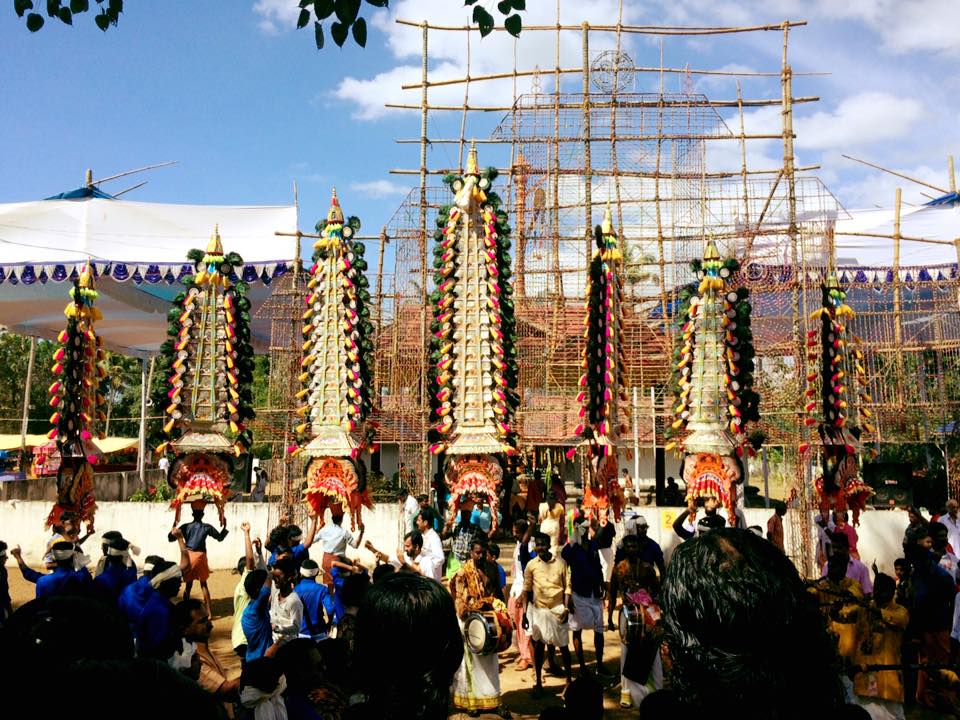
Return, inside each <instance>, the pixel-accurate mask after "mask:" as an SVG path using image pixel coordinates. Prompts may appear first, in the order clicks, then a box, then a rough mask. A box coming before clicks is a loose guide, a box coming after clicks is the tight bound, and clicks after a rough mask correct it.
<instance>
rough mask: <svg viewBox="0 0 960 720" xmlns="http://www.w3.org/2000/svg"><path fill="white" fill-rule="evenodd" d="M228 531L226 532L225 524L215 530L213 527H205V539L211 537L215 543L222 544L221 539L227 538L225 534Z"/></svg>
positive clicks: (227, 531)
mask: <svg viewBox="0 0 960 720" xmlns="http://www.w3.org/2000/svg"><path fill="white" fill-rule="evenodd" d="M229 532H230V531H229V530H227V526H226V523H225V522H224V525H222V526H221V527H220V529H219V530H217V529H216V528H215V527H214V526H213V525H207V537H212V538H213V539H214V540H216V541H217V542H223V539H224V538H225V537H226V536H227V533H229Z"/></svg>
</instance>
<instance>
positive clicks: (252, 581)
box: [243, 570, 267, 600]
mask: <svg viewBox="0 0 960 720" xmlns="http://www.w3.org/2000/svg"><path fill="white" fill-rule="evenodd" d="M266 582H267V571H266V570H251V571H250V572H248V573H247V576H246V577H245V578H244V579H243V589H244V590H246V591H247V596H248V597H249V598H250V599H251V600H256V599H257V596H258V595H259V594H260V588H262V587H263V585H264V583H266Z"/></svg>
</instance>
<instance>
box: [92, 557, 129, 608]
mask: <svg viewBox="0 0 960 720" xmlns="http://www.w3.org/2000/svg"><path fill="white" fill-rule="evenodd" d="M93 581H94V582H95V583H96V584H97V585H99V586H100V587H101V588H103V589H104V590H105V591H106V593H107V594H108V595H109V596H110V597H111V598H113V599H114V600H117V599H119V597H120V594H121V593H122V592H123V591H124V589H125V588H126V587H127V585H130V584H131V583H135V582H136V581H137V568H136V567H135V566H133V565H131V566H129V567H128V566H127V565H125V564H123V563H119V564H112V563H111V564H109V565H107V566H106V567H105V568H104V569H103V572H102V573H100V574H99V575H97V576H96V577H95V578H94V579H93Z"/></svg>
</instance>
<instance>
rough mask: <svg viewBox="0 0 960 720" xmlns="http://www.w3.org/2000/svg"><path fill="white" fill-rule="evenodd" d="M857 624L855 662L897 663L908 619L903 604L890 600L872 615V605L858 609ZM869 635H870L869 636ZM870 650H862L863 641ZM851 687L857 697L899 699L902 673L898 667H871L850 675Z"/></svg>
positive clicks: (899, 700) (872, 663)
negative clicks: (879, 615) (894, 668)
mask: <svg viewBox="0 0 960 720" xmlns="http://www.w3.org/2000/svg"><path fill="white" fill-rule="evenodd" d="M859 614H860V617H859V618H858V620H857V627H858V628H862V632H861V633H860V634H859V635H858V637H857V646H856V648H855V650H854V658H853V661H854V663H855V664H856V665H898V664H899V663H900V646H901V643H902V642H903V631H904V630H905V629H906V627H907V623H908V622H909V621H910V614H909V613H908V612H907V609H906V608H905V607H902V606H901V605H898V604H897V603H895V602H891V603H890V604H889V605H887V606H886V607H884V608H881V609H880V614H881V617H880V618H878V617H876V610H875V609H874V608H869V609H868V608H860V609H859ZM871 635H872V637H870V636H871ZM865 641H866V642H867V643H868V646H869V649H870V652H864V642H865ZM853 689H854V691H855V692H856V693H857V695H859V696H860V697H866V698H879V699H881V700H888V701H890V702H897V703H902V702H903V673H902V672H901V671H900V670H871V671H869V672H859V673H857V674H856V675H855V676H854V680H853Z"/></svg>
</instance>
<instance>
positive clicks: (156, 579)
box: [150, 565, 183, 590]
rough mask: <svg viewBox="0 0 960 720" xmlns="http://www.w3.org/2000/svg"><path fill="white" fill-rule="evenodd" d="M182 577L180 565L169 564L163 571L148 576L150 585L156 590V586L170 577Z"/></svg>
mask: <svg viewBox="0 0 960 720" xmlns="http://www.w3.org/2000/svg"><path fill="white" fill-rule="evenodd" d="M182 577H183V571H182V570H180V566H179V565H171V566H170V567H168V568H167V569H166V570H164V571H163V572H161V573H158V574H157V575H154V576H153V577H152V578H150V585H151V587H153V589H154V590H156V589H157V588H158V587H160V584H161V583H163V582H166V581H167V580H170V579H171V578H182Z"/></svg>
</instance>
